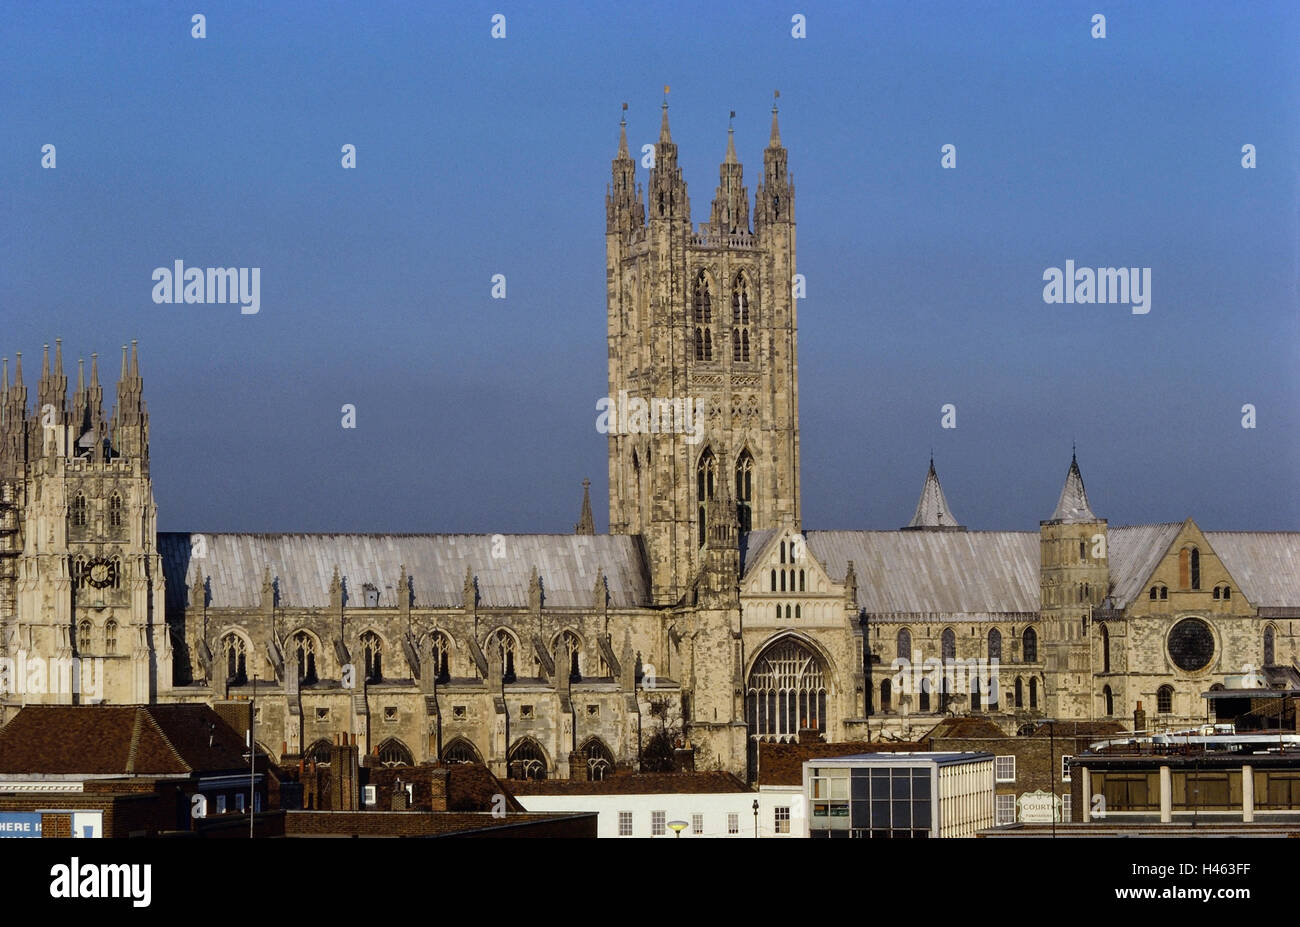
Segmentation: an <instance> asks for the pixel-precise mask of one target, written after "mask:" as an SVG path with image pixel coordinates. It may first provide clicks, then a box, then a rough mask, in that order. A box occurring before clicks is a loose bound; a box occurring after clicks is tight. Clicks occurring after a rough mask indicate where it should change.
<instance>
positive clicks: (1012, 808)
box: [993, 794, 1016, 825]
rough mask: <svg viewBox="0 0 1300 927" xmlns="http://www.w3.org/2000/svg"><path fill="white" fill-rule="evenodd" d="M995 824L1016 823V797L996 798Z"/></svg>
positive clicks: (999, 796) (997, 796)
mask: <svg viewBox="0 0 1300 927" xmlns="http://www.w3.org/2000/svg"><path fill="white" fill-rule="evenodd" d="M993 815H994V816H993V823H994V824H996V825H1002V824H1014V823H1016V796H1014V795H1010V794H1008V795H996V796H994V808H993Z"/></svg>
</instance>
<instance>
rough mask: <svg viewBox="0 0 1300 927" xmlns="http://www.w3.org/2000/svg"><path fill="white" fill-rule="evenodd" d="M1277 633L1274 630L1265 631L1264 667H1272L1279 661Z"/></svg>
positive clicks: (1267, 629) (1266, 629)
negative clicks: (1277, 657)
mask: <svg viewBox="0 0 1300 927" xmlns="http://www.w3.org/2000/svg"><path fill="white" fill-rule="evenodd" d="M1276 656H1277V632H1276V631H1274V630H1273V629H1272V628H1265V629H1264V665H1265V666H1272V665H1273V664H1274V663H1276V662H1277V661H1276V660H1275V659H1274V658H1275V657H1276Z"/></svg>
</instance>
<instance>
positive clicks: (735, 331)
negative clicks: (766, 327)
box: [731, 271, 750, 361]
mask: <svg viewBox="0 0 1300 927" xmlns="http://www.w3.org/2000/svg"><path fill="white" fill-rule="evenodd" d="M749 303H750V295H749V281H748V280H747V279H746V278H745V274H744V272H743V271H742V272H740V273H738V274H736V277H735V279H734V280H733V281H732V283H731V324H732V333H731V337H732V345H733V346H732V359H733V360H738V361H748V360H749V309H750V306H749Z"/></svg>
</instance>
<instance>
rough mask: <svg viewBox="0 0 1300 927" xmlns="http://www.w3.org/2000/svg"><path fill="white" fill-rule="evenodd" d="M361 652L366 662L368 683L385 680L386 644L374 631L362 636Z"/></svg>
mask: <svg viewBox="0 0 1300 927" xmlns="http://www.w3.org/2000/svg"><path fill="white" fill-rule="evenodd" d="M361 650H362V653H363V654H364V655H365V660H366V682H379V681H380V680H382V679H383V678H384V642H383V641H382V640H380V639H379V635H378V634H376V633H375V632H374V631H367V632H366V633H364V634H362V635H361Z"/></svg>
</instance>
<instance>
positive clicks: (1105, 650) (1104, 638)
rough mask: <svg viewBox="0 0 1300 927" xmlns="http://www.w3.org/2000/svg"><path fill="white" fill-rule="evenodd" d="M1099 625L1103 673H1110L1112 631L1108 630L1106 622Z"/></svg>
mask: <svg viewBox="0 0 1300 927" xmlns="http://www.w3.org/2000/svg"><path fill="white" fill-rule="evenodd" d="M1099 627H1100V628H1101V671H1102V672H1103V673H1109V672H1110V632H1109V631H1108V630H1106V626H1105V625H1104V624H1103V625H1100V626H1099Z"/></svg>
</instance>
